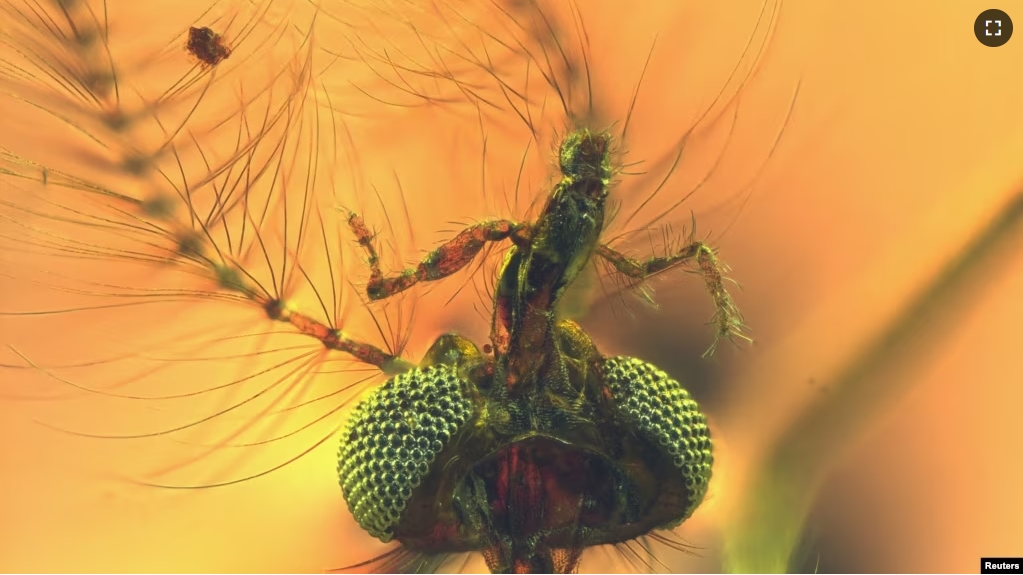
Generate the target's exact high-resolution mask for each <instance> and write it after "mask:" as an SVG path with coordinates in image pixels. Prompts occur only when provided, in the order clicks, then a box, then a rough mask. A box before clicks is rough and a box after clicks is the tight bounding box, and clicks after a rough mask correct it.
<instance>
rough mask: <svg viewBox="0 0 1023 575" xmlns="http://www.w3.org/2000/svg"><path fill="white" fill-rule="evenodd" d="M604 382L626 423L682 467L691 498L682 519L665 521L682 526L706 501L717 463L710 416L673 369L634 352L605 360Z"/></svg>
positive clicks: (667, 526)
mask: <svg viewBox="0 0 1023 575" xmlns="http://www.w3.org/2000/svg"><path fill="white" fill-rule="evenodd" d="M604 384H605V385H606V386H607V388H608V390H609V391H610V392H611V396H612V397H613V398H614V401H615V403H616V405H617V407H618V410H619V413H620V417H621V418H622V419H623V420H624V421H623V422H622V423H624V424H625V425H624V427H632V428H633V429H635V430H636V431H637V432H638V433H639V434H641V435H643V436H645V437H646V438H647V439H649V440H650V441H651V442H653V443H656V444H657V445H659V446H660V448H661V449H662V450H664V452H665V453H666V454H669V455H670V457H671V458H672V462H673V463H674V465H675V467H676V468H677V469H678V470H679V471H681V472H682V477H683V479H684V481H685V485H686V491H687V492H688V493H687V495H688V497H687V503H686V506H685V509H684V512H683V514H682V515H681V516H679V517H678V518H677V520H675V521H673V522H671V523H669V524H667V525H662V526H660V527H662V528H670V527H674V526H676V525H679V524H680V523H682V522H683V521H685V520H686V519H688V518H689V516H690V515H692V514H693V511H695V510H696V508H697V507H698V506H699V505H700V503H701V502H702V501H703V497H704V495H706V493H707V486H708V484H709V483H710V477H711V467H712V465H713V463H714V455H713V453H712V445H711V441H710V430H709V429H708V428H707V418H706V417H705V416H704V415H703V413H701V412H700V409H699V406H697V405H696V402H695V401H693V400H692V399H691V398H690V397H689V392H688V391H686V390H685V389H683V388H682V386H681V385H680V384H679V382H677V381H675V380H674V379H672V378H671V377H669V376H668V374H666V373H664V372H663V371H661V370H659V369H657V368H656V367H654V366H653V365H651V364H649V363H647V362H645V361H642V360H639V359H635V358H631V357H612V358H608V359H606V360H605V361H604Z"/></svg>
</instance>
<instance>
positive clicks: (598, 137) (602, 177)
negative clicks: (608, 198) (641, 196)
mask: <svg viewBox="0 0 1023 575" xmlns="http://www.w3.org/2000/svg"><path fill="white" fill-rule="evenodd" d="M558 155H559V160H560V162H561V173H562V174H564V175H565V176H566V177H568V178H571V179H572V180H573V181H575V182H580V183H581V182H587V183H597V184H600V185H597V186H586V189H588V190H593V191H594V192H595V193H599V194H602V195H606V194H607V186H608V184H609V183H610V182H611V176H612V173H613V170H612V168H611V134H608V133H607V132H591V131H590V130H589V129H587V128H582V129H580V130H575V131H574V132H571V133H570V134H568V136H566V137H565V140H564V141H563V142H562V143H561V150H560V152H559V154H558Z"/></svg>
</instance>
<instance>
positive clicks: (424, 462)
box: [337, 365, 473, 542]
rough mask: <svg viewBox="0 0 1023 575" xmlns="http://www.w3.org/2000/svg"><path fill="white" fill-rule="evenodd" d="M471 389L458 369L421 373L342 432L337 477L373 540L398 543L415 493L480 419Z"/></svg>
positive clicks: (401, 381)
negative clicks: (474, 419)
mask: <svg viewBox="0 0 1023 575" xmlns="http://www.w3.org/2000/svg"><path fill="white" fill-rule="evenodd" d="M463 388H464V384H463V382H461V381H460V380H459V379H458V373H457V370H456V368H455V367H453V366H449V365H436V366H431V367H425V368H417V369H413V370H410V371H407V372H405V373H402V374H400V375H397V376H395V377H393V378H391V379H389V380H388V381H387V382H386V383H384V384H383V385H381V386H380V387H379V388H377V389H376V390H374V391H373V393H372V394H371V395H370V396H369V397H367V398H366V399H365V400H363V401H362V402H361V403H360V404H359V405H357V406H356V407H355V410H354V411H353V413H352V415H351V417H350V418H349V420H348V422H347V423H346V424H345V428H344V430H343V431H342V433H341V447H340V449H339V450H338V462H337V474H338V480H339V482H340V484H341V491H342V493H343V495H344V498H345V502H346V503H347V504H348V509H349V510H350V511H351V512H352V515H354V516H355V520H356V521H357V522H358V523H359V525H360V526H361V527H362V528H363V529H364V530H365V531H366V532H368V533H369V534H370V535H373V536H374V537H376V538H378V539H380V540H381V541H384V542H387V541H390V540H391V538H392V537H393V536H394V528H395V527H396V526H397V525H398V524H399V523H400V522H401V519H402V514H403V512H404V511H405V506H406V505H407V504H408V501H409V499H410V498H411V497H412V491H413V490H414V489H415V488H416V487H418V486H419V484H420V482H421V481H422V480H423V477H425V476H426V475H427V473H429V471H430V467H431V465H432V464H433V461H434V459H435V458H436V457H437V454H438V453H440V451H441V450H442V449H444V447H445V445H447V443H448V442H449V441H450V440H451V438H452V437H453V436H454V435H455V434H456V433H457V432H458V431H459V430H460V429H462V427H463V426H464V425H465V424H466V423H467V422H469V421H470V420H471V419H472V417H473V405H472V403H471V402H470V401H469V400H468V399H467V398H466V397H465V395H464V394H463V392H462V390H463Z"/></svg>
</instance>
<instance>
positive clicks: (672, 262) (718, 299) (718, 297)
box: [597, 240, 753, 357]
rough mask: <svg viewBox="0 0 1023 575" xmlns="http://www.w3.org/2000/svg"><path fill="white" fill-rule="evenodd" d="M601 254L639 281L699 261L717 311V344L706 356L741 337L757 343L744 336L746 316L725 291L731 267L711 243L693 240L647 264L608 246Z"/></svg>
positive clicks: (715, 329)
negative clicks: (725, 341)
mask: <svg viewBox="0 0 1023 575" xmlns="http://www.w3.org/2000/svg"><path fill="white" fill-rule="evenodd" d="M597 255H598V256H600V257H602V258H604V259H605V260H607V261H608V262H609V263H610V264H611V265H612V266H614V268H615V269H616V270H618V271H619V272H620V273H622V274H624V275H625V276H626V277H628V278H631V279H635V280H644V279H646V278H648V277H650V276H652V275H654V274H656V273H658V272H661V271H664V270H666V269H669V268H672V267H675V266H676V265H681V264H686V263H691V262H692V261H693V260H694V259H695V263H696V266H697V268H698V272H699V274H700V275H701V276H702V277H703V283H704V284H705V285H706V286H707V291H708V292H710V296H711V298H712V299H713V300H714V306H715V308H717V311H716V312H715V313H714V317H713V319H712V320H711V325H713V326H714V343H712V344H711V346H710V349H708V350H707V352H706V353H705V354H704V356H705V357H706V356H708V355H711V354H713V353H714V350H715V348H716V347H717V344H718V342H719V341H721V340H722V339H729V340H733V341H734V338H740V339H744V340H746V341H753V340H751V339H750V338H749V336H747V335H746V334H745V333H744V332H745V330H746V326H745V325H744V324H743V322H742V314H741V313H740V312H739V308H738V307H736V306H735V302H733V301H732V296H731V295H730V294H729V293H728V290H726V289H725V284H724V279H725V278H724V272H726V271H727V270H728V268H727V266H725V265H724V264H723V263H721V262H720V261H719V260H718V258H717V256H716V255H715V254H714V250H713V249H711V248H710V247H709V246H708V245H707V244H705V243H703V242H700V241H695V240H691V241H690V242H689V243H687V244H686V245H685V246H682V248H681V249H680V250H679V251H678V252H677V253H675V254H673V255H668V256H657V257H652V258H649V259H647V260H644V261H639V260H634V259H632V258H630V257H628V256H626V255H624V254H622V253H620V252H617V251H615V250H613V249H611V248H610V247H608V246H605V245H600V246H597Z"/></svg>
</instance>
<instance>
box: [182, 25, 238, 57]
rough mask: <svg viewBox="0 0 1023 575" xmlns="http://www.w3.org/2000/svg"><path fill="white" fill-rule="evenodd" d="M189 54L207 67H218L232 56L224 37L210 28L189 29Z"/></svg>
mask: <svg viewBox="0 0 1023 575" xmlns="http://www.w3.org/2000/svg"><path fill="white" fill-rule="evenodd" d="M187 47H188V52H189V53H190V54H192V55H193V56H195V57H196V58H198V59H199V61H200V62H202V63H203V64H205V65H207V66H216V65H217V64H219V63H221V62H223V61H224V59H225V58H227V57H228V56H230V55H231V49H230V48H228V47H227V44H226V43H225V42H224V37H223V36H221V35H220V34H217V33H216V32H214V31H213V30H210V29H209V28H205V27H203V28H196V27H194V26H193V27H191V28H189V29H188V44H187Z"/></svg>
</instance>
